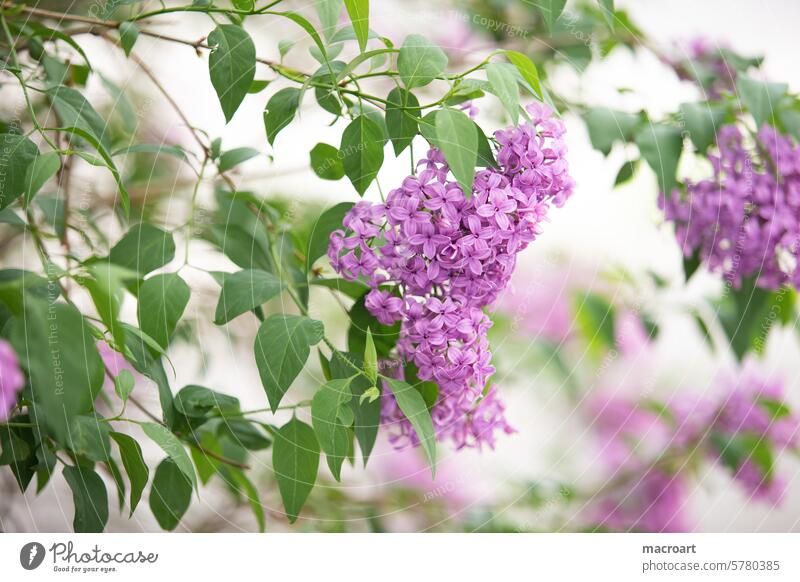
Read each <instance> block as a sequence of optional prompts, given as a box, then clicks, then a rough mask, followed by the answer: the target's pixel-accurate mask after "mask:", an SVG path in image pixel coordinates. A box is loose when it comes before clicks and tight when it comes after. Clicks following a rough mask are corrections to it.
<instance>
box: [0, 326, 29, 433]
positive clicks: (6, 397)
mask: <svg viewBox="0 0 800 582" xmlns="http://www.w3.org/2000/svg"><path fill="white" fill-rule="evenodd" d="M23 386H25V376H24V375H23V374H22V370H20V367H19V360H18V359H17V354H16V352H14V348H12V347H11V344H9V343H8V342H7V341H5V340H2V339H0V422H3V421H6V420H8V418H9V415H10V414H11V411H12V410H13V409H14V406H15V405H16V403H17V395H18V394H19V391H20V390H22V387H23Z"/></svg>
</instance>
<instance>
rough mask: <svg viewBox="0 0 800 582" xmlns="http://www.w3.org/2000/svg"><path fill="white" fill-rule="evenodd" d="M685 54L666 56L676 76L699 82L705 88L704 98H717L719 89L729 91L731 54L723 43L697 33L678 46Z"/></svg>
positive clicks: (732, 69)
mask: <svg viewBox="0 0 800 582" xmlns="http://www.w3.org/2000/svg"><path fill="white" fill-rule="evenodd" d="M682 50H683V52H684V53H685V55H686V56H685V58H680V59H667V64H668V65H669V66H671V67H672V68H673V69H674V70H675V73H676V74H677V75H678V78H679V79H682V80H684V81H692V82H695V83H697V84H699V85H700V86H701V87H702V88H703V89H704V90H705V92H706V98H708V99H718V98H720V97H721V96H722V95H723V93H733V92H734V91H735V89H736V76H737V71H736V67H734V66H733V64H732V62H731V59H732V58H735V57H734V55H733V54H731V53H729V52H728V50H727V47H725V46H724V45H719V44H715V43H713V42H712V41H710V40H708V39H706V38H703V37H698V38H694V39H692V40H690V41H689V42H688V43H687V44H686V46H685V47H683V48H682Z"/></svg>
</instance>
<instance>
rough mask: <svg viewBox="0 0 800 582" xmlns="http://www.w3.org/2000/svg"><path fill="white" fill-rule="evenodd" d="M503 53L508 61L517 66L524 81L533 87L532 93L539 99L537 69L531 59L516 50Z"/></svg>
mask: <svg viewBox="0 0 800 582" xmlns="http://www.w3.org/2000/svg"><path fill="white" fill-rule="evenodd" d="M504 54H505V55H506V58H507V59H508V60H509V62H511V64H512V65H514V66H515V67H516V68H517V71H519V74H520V75H522V78H523V79H525V82H526V83H528V85H530V87H531V89H533V93H534V95H536V96H537V97H539V98H540V99H541V97H542V87H541V84H540V81H539V70H538V69H537V68H536V65H535V64H533V61H532V60H530V59H529V58H528V57H527V56H526V55H523V54H522V53H520V52H517V51H504Z"/></svg>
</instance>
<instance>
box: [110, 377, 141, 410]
mask: <svg viewBox="0 0 800 582" xmlns="http://www.w3.org/2000/svg"><path fill="white" fill-rule="evenodd" d="M135 384H136V381H135V380H134V378H133V374H131V373H130V371H129V370H120V372H119V374H117V375H116V377H115V378H114V392H116V393H117V396H119V398H120V400H122V404H123V406H124V405H125V403H126V402H128V396H130V395H131V392H132V391H133V387H134V385H135Z"/></svg>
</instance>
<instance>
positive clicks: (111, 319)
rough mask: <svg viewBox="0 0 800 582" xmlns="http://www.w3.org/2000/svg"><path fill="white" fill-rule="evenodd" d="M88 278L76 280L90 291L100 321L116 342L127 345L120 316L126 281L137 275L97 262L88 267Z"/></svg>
mask: <svg viewBox="0 0 800 582" xmlns="http://www.w3.org/2000/svg"><path fill="white" fill-rule="evenodd" d="M87 271H88V272H89V276H88V277H80V278H76V279H77V280H78V281H79V282H80V284H81V285H82V286H83V287H84V288H85V289H86V290H87V291H89V295H91V297H92V301H93V303H94V305H95V309H96V310H97V313H98V315H100V319H102V321H103V323H104V324H105V325H106V327H107V328H108V330H109V331H110V332H111V335H112V336H113V337H114V341H116V342H117V344H119V345H125V331H124V328H123V327H122V323H121V322H120V319H119V315H120V309H121V308H122V301H123V299H124V295H125V283H124V282H125V281H126V280H130V279H135V278H136V274H135V273H132V272H131V271H129V270H127V269H125V268H122V267H119V266H117V265H114V264H111V263H106V262H97V263H94V264H90V265H87Z"/></svg>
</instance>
